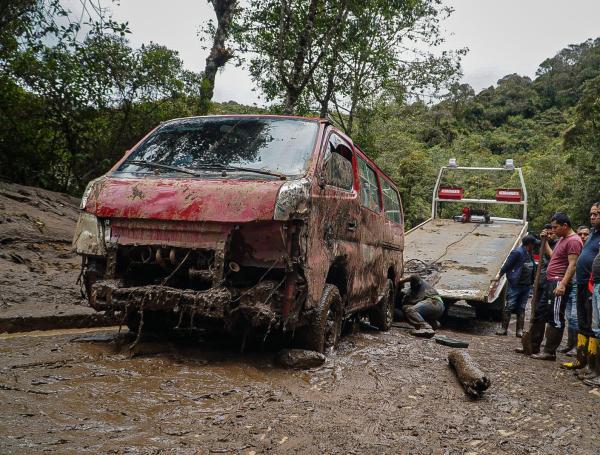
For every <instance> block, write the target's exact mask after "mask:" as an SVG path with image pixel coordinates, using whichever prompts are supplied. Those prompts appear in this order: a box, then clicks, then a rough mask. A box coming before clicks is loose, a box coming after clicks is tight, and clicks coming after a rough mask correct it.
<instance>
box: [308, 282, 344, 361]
mask: <svg viewBox="0 0 600 455" xmlns="http://www.w3.org/2000/svg"><path fill="white" fill-rule="evenodd" d="M343 316H344V315H343V306H342V298H341V297H340V291H338V288H337V287H336V286H334V285H333V284H326V285H325V288H324V289H323V295H322V296H321V300H320V301H319V304H318V305H317V308H316V309H315V314H314V317H313V318H311V320H310V322H309V323H308V326H307V327H305V328H304V329H303V330H302V333H301V343H302V347H304V349H309V350H311V351H317V352H321V353H324V352H326V351H328V350H330V349H335V348H336V347H337V344H338V341H339V340H340V336H341V333H342V320H343Z"/></svg>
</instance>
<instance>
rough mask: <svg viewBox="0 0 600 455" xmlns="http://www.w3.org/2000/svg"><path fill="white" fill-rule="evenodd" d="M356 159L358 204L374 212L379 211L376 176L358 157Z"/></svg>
mask: <svg viewBox="0 0 600 455" xmlns="http://www.w3.org/2000/svg"><path fill="white" fill-rule="evenodd" d="M357 158H358V176H359V178H360V203H361V204H362V205H363V206H365V207H367V208H369V209H371V210H374V211H376V212H379V211H380V210H381V199H380V198H379V189H378V188H379V187H378V185H377V175H376V174H375V171H374V170H373V169H371V168H370V167H369V165H368V164H367V162H366V161H365V160H363V159H362V158H361V157H360V156H357Z"/></svg>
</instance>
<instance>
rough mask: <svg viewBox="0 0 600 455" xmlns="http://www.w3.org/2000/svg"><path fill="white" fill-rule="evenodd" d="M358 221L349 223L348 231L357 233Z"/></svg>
mask: <svg viewBox="0 0 600 455" xmlns="http://www.w3.org/2000/svg"><path fill="white" fill-rule="evenodd" d="M356 226H357V224H356V220H353V221H348V230H349V231H356Z"/></svg>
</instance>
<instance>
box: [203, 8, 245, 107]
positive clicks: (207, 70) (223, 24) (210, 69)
mask: <svg viewBox="0 0 600 455" xmlns="http://www.w3.org/2000/svg"><path fill="white" fill-rule="evenodd" d="M208 2H209V3H211V4H212V6H213V8H214V10H215V14H216V16H217V26H216V28H215V27H214V24H213V23H212V22H209V24H208V26H207V27H206V30H205V33H206V34H208V35H210V36H212V47H211V49H210V53H209V54H208V57H206V65H205V67H204V72H203V75H202V81H201V83H200V93H199V95H200V113H201V114H206V113H207V112H208V109H209V108H210V102H211V100H212V97H213V95H214V90H215V77H216V75H217V71H218V70H219V69H220V68H223V67H224V66H225V64H226V63H227V62H228V61H229V60H231V59H232V58H233V55H234V54H233V50H232V49H230V48H228V47H226V41H227V39H228V38H229V35H230V33H231V27H232V25H233V20H234V17H235V15H236V14H237V13H238V12H239V8H238V1H237V0H208Z"/></svg>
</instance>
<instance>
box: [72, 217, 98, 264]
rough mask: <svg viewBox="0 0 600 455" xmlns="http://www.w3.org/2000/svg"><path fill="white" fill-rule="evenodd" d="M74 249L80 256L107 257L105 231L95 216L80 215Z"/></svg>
mask: <svg viewBox="0 0 600 455" xmlns="http://www.w3.org/2000/svg"><path fill="white" fill-rule="evenodd" d="M73 249H74V250H75V251H76V252H77V253H78V254H88V255H92V256H104V255H106V244H105V243H104V230H103V227H102V225H101V224H100V222H99V221H98V218H96V216H95V215H92V214H91V213H87V212H81V213H80V214H79V219H78V220H77V227H76V228H75V235H74V237H73Z"/></svg>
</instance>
